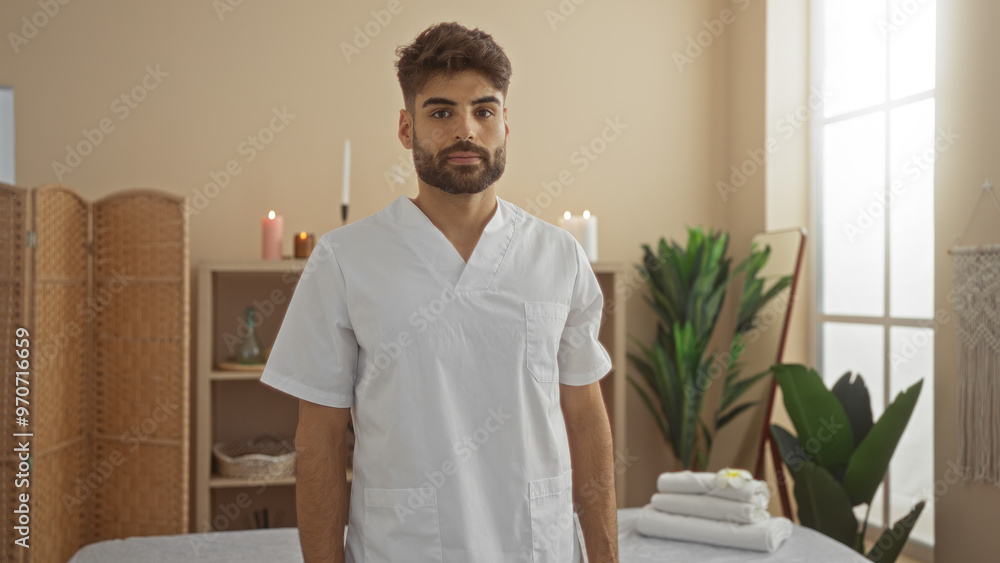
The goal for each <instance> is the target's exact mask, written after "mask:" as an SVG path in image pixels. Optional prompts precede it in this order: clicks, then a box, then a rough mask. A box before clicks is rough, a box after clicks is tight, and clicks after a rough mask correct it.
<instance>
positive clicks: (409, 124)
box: [398, 109, 413, 150]
mask: <svg viewBox="0 0 1000 563" xmlns="http://www.w3.org/2000/svg"><path fill="white" fill-rule="evenodd" d="M398 135H399V142H400V143H402V144H403V148H405V149H406V150H410V149H412V148H413V116H411V115H410V113H409V112H407V111H406V109H401V110H399V131H398Z"/></svg>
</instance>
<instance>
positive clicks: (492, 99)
mask: <svg viewBox="0 0 1000 563" xmlns="http://www.w3.org/2000/svg"><path fill="white" fill-rule="evenodd" d="M488 103H494V104H496V105H500V99H499V98H497V97H496V96H483V97H482V98H478V99H475V100H472V105H474V106H476V105H479V104H488ZM437 105H441V106H458V104H457V103H456V102H454V101H452V100H449V99H448V98H427V99H426V100H424V103H423V105H422V106H420V107H424V108H425V107H427V106H437Z"/></svg>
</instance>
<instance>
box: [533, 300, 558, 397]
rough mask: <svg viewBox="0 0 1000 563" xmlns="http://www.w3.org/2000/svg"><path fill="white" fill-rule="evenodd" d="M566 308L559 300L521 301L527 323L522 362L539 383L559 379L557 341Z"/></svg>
mask: <svg viewBox="0 0 1000 563" xmlns="http://www.w3.org/2000/svg"><path fill="white" fill-rule="evenodd" d="M568 315H569V307H567V306H566V305H563V304H561V303H545V302H541V301H529V302H526V303H525V304H524V320H525V323H526V328H527V330H526V335H527V338H526V341H525V361H526V362H527V368H528V371H529V372H531V375H532V376H533V377H534V378H535V380H536V381H538V382H539V383H558V382H559V363H558V360H557V357H558V353H559V340H560V339H561V338H562V333H563V328H564V327H565V326H566V318H567V316H568Z"/></svg>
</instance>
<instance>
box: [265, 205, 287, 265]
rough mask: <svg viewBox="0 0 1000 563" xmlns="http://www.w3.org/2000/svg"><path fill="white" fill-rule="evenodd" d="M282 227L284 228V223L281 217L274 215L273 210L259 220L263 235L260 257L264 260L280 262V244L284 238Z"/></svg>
mask: <svg viewBox="0 0 1000 563" xmlns="http://www.w3.org/2000/svg"><path fill="white" fill-rule="evenodd" d="M282 227H284V221H283V219H282V218H281V215H275V214H274V211H273V210H272V211H271V212H269V213H268V214H267V217H264V219H263V220H261V232H262V233H263V246H262V250H261V255H262V256H263V258H264V260H281V242H282V239H283V238H284V235H283V234H282V230H283V229H282Z"/></svg>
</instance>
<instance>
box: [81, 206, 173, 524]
mask: <svg viewBox="0 0 1000 563" xmlns="http://www.w3.org/2000/svg"><path fill="white" fill-rule="evenodd" d="M183 209H184V200H183V199H182V198H176V197H173V196H167V195H164V194H161V193H158V192H152V191H139V190H135V191H130V192H124V193H120V194H115V195H112V196H109V197H106V198H104V199H101V200H99V201H97V202H95V203H94V214H93V219H94V238H93V240H94V262H93V268H94V294H93V295H94V310H95V316H94V351H95V372H94V375H95V378H94V390H95V393H96V398H95V401H94V409H93V410H92V414H93V418H94V446H95V451H94V454H95V459H97V460H109V461H110V460H112V459H118V458H119V457H120V458H123V459H124V460H125V462H124V463H122V464H121V465H119V466H117V467H116V469H115V471H114V473H113V474H112V475H111V476H110V477H109V478H108V480H107V482H106V484H105V486H103V487H100V488H99V489H98V490H97V491H95V493H96V494H95V498H94V501H95V503H96V504H97V505H99V506H101V507H102V510H99V511H97V512H96V513H95V514H94V530H93V533H94V536H93V540H94V541H96V540H102V539H109V538H120V537H126V536H145V535H153V534H166V533H174V534H179V533H186V532H187V531H188V511H189V509H190V505H189V503H188V489H189V479H188V474H189V470H190V465H189V462H188V455H189V443H190V441H189V438H188V436H189V434H190V430H189V423H188V420H189V412H190V401H189V400H188V387H189V373H190V355H189V354H190V332H189V331H190V322H189V318H190V304H189V300H188V295H189V283H190V282H189V274H188V262H189V258H188V230H187V219H186V217H185V215H184V213H183ZM116 452H117V453H116ZM104 507H108V508H107V509H105V508H104Z"/></svg>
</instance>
